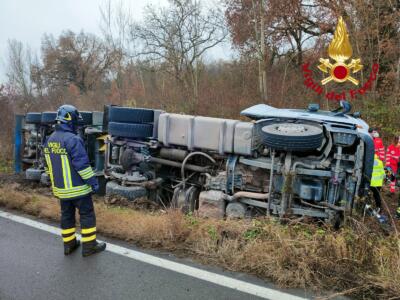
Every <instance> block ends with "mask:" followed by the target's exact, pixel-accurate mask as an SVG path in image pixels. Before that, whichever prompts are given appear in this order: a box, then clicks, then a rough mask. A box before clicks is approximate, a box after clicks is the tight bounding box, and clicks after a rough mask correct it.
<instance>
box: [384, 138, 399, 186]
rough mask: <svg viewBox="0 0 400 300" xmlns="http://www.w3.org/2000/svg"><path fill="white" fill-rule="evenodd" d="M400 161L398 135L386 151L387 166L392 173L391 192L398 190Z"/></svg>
mask: <svg viewBox="0 0 400 300" xmlns="http://www.w3.org/2000/svg"><path fill="white" fill-rule="evenodd" d="M399 161H400V137H399V136H396V137H395V138H394V141H393V143H392V144H390V145H389V147H388V148H387V151H386V168H387V170H388V172H389V173H391V175H392V176H389V177H392V180H390V192H391V193H394V192H395V191H396V174H397V169H398V164H399Z"/></svg>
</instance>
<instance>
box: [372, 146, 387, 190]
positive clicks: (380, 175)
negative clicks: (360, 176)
mask: <svg viewBox="0 0 400 300" xmlns="http://www.w3.org/2000/svg"><path fill="white" fill-rule="evenodd" d="M384 179H385V170H384V168H383V163H382V161H381V160H380V159H379V157H378V155H376V154H375V158H374V168H373V169H372V177H371V185H370V186H371V187H380V186H382V185H383V180H384Z"/></svg>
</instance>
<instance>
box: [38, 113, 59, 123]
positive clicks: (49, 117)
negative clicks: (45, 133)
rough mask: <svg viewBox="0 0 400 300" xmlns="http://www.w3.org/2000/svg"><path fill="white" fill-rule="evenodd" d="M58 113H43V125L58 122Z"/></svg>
mask: <svg viewBox="0 0 400 300" xmlns="http://www.w3.org/2000/svg"><path fill="white" fill-rule="evenodd" d="M56 117H57V113H56V112H55V111H45V112H42V119H41V123H42V124H53V123H55V122H56Z"/></svg>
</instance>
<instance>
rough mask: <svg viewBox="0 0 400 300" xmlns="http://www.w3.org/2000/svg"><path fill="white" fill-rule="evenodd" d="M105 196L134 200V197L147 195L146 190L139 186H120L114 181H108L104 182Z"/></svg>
mask: <svg viewBox="0 0 400 300" xmlns="http://www.w3.org/2000/svg"><path fill="white" fill-rule="evenodd" d="M106 196H107V197H112V196H120V197H123V198H126V199H128V200H129V201H134V200H135V199H138V198H142V197H147V190H146V189H145V188H144V187H141V186H122V185H119V184H118V183H117V182H115V181H109V182H107V184H106Z"/></svg>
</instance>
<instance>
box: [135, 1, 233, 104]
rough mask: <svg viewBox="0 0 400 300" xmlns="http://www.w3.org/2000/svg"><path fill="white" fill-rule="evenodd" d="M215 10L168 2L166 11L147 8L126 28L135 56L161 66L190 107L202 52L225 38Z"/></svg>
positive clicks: (197, 4) (195, 96) (221, 20)
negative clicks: (183, 93)
mask: <svg viewBox="0 0 400 300" xmlns="http://www.w3.org/2000/svg"><path fill="white" fill-rule="evenodd" d="M225 28H226V26H224V18H223V15H222V13H221V12H220V11H219V10H218V9H215V8H213V9H211V8H209V9H206V8H204V7H202V5H201V4H200V2H199V1H196V0H171V1H170V5H169V6H168V7H166V8H155V7H153V6H148V7H147V8H146V10H145V12H144V21H143V22H142V23H140V24H139V23H133V24H132V25H131V28H130V32H129V33H130V38H131V42H132V43H134V44H135V46H136V49H137V50H136V53H135V54H134V56H135V57H139V58H142V59H144V60H147V61H151V62H157V63H160V64H162V65H163V67H164V68H163V69H164V71H165V72H168V73H169V74H172V75H173V76H174V77H175V79H176V80H177V82H178V83H180V84H181V86H182V87H183V89H184V90H185V91H186V92H187V93H188V95H189V96H190V100H191V101H190V104H191V107H192V108H193V107H194V105H196V104H197V102H198V97H199V91H198V88H199V76H200V69H201V68H200V66H201V59H202V56H203V55H204V53H205V52H206V51H207V50H209V49H211V48H213V47H214V46H216V45H218V44H220V43H221V42H223V41H224V39H225V37H226V36H227V32H226V29H225Z"/></svg>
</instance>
